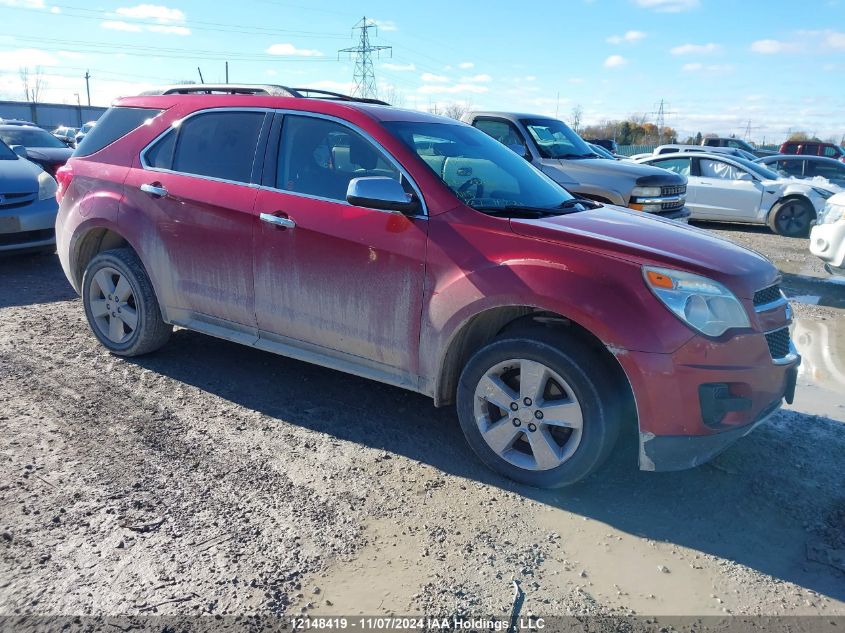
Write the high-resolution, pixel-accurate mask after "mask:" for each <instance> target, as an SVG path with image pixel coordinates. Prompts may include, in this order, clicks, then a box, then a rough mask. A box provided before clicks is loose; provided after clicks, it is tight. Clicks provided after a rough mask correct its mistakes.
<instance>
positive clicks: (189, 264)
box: [122, 108, 272, 340]
mask: <svg viewBox="0 0 845 633" xmlns="http://www.w3.org/2000/svg"><path fill="white" fill-rule="evenodd" d="M271 118H272V115H271V114H269V113H268V112H266V111H264V110H257V109H251V108H245V109H218V110H208V111H204V112H199V113H197V114H194V115H191V116H189V117H187V118H185V119H183V120H182V121H181V123H180V124H179V125H178V127H173V128H172V129H170V130H169V131H168V132H166V133H165V134H164V135H163V136H161V137H160V138H159V139H158V140H157V141H156V142H155V143H153V144H152V145H151V146H150V147H149V148H148V149H147V150H146V151H145V152H144V153H143V154H142V156H141V162H142V165H141V167H140V168H138V169H133V170H132V171H131V173H130V175H129V177H128V179H127V181H126V190H127V193H126V195H127V199H128V200H129V205H128V207H129V210H128V211H127V212H126V213H123V214H122V219H123V218H125V219H126V221H132V220H133V218H132V211H131V207H133V206H134V207H135V208H137V209H139V210H141V212H142V214H143V216H144V217H145V218H146V219H147V221H148V222H149V223H150V226H149V227H147V231H148V233H151V235H150V236H151V238H152V240H151V241H150V242H149V244H148V245H147V244H145V245H143V246H144V247H145V248H148V249H149V250H148V252H147V253H146V257H145V261H146V262H148V265H150V266H151V267H153V268H154V270H153V271H151V272H153V276H154V278H155V279H156V280H157V281H158V286H159V287H158V288H157V291H158V293H159V300H160V301H161V302H162V303H163V304H164V307H165V309H166V311H167V313H168V317H169V318H170V319H171V320H172V321H174V322H176V323H184V324H189V325H191V327H195V328H197V329H201V330H209V329H212V332H213V331H214V330H213V329H214V328H224V329H225V330H234V331H237V332H240V333H241V334H244V335H246V336H247V338H249V335H251V336H252V339H253V340H254V337H255V292H254V280H253V268H252V240H253V228H254V220H255V211H254V205H255V198H256V194H257V192H258V179H259V176H258V174H257V172H258V170H259V169H260V165H259V162H260V161H256V156H257V155H258V153H259V149H260V150H261V151H262V152H263V144H266V136H267V132H268V130H269V120H270V119H271ZM219 333H220V334H222V335H225V336H226V337H228V338H232V337H233V335H232V333H231V332H228V331H225V332H224V331H222V330H221V331H220V332H219ZM234 337H235V338H237V336H236V335H235V336H234Z"/></svg>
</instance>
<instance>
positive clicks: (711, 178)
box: [689, 158, 763, 221]
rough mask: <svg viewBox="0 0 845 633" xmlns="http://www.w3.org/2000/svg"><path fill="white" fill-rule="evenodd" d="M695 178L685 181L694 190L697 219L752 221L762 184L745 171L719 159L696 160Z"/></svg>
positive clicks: (758, 206) (760, 198) (761, 191)
mask: <svg viewBox="0 0 845 633" xmlns="http://www.w3.org/2000/svg"><path fill="white" fill-rule="evenodd" d="M696 160H697V161H698V167H699V169H698V176H692V177H691V178H690V179H689V182H690V185H694V186H695V189H696V194H695V205H696V209H697V211H698V214H699V217H708V218H714V219H724V220H736V221H755V220H756V219H757V216H758V215H759V213H758V212H759V210H760V201H761V200H762V198H763V185H762V184H760V182H759V181H758V180H756V179H755V178H754V177H753V176H752V175H751V174H750V173H749V172H747V171H746V170H744V169H742V168H741V167H738V166H737V165H734V164H732V163H728V162H726V161H722V160H716V159H711V158H698V159H696Z"/></svg>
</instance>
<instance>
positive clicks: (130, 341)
mask: <svg viewBox="0 0 845 633" xmlns="http://www.w3.org/2000/svg"><path fill="white" fill-rule="evenodd" d="M82 303H83V305H84V306H85V316H86V317H87V319H88V324H89V325H90V327H91V330H92V331H93V332H94V335H95V336H96V337H97V338H98V339H99V341H100V343H102V344H103V346H104V347H106V348H107V349H108V350H109V351H110V352H112V353H113V354H117V355H119V356H140V355H141V354H147V353H149V352H153V351H155V350H157V349H158V348H160V347H161V346H162V345H164V344H165V343H166V342H167V339H168V338H170V333H171V331H172V330H173V328H172V327H171V326H170V325H168V324H166V323H165V322H164V320H163V319H162V318H161V310H160V309H159V305H158V300H157V299H156V296H155V292H154V291H153V286H152V283H151V282H150V279H149V277H148V276H147V273H146V271H145V270H144V267H143V265H142V264H141V260H140V259H138V256H137V255H136V254H135V253H134V252H133V251H132V250H130V249H128V248H117V249H114V250H111V251H105V252H103V253H100V254H99V255H97V256H96V257H94V258H93V259H92V260H91V263H89V264H88V267H87V268H86V269H85V274H84V276H83V278H82Z"/></svg>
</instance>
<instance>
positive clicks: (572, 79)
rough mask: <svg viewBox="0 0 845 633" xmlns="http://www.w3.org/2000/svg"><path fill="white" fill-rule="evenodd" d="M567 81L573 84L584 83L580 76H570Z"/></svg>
mask: <svg viewBox="0 0 845 633" xmlns="http://www.w3.org/2000/svg"><path fill="white" fill-rule="evenodd" d="M568 81H569V83H571V84H575V85H578V84H582V83H584V80H583V79H582V78H581V77H570V78H569V80H568Z"/></svg>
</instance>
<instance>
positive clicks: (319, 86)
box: [304, 80, 355, 95]
mask: <svg viewBox="0 0 845 633" xmlns="http://www.w3.org/2000/svg"><path fill="white" fill-rule="evenodd" d="M304 87H305V88H314V89H315V90H329V91H331V92H339V93H341V94H347V95H348V94H352V91H353V90H354V89H355V84H354V83H353V82H351V81H330V80H323V81H311V82H308V83H306V84H305V86H304Z"/></svg>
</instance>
